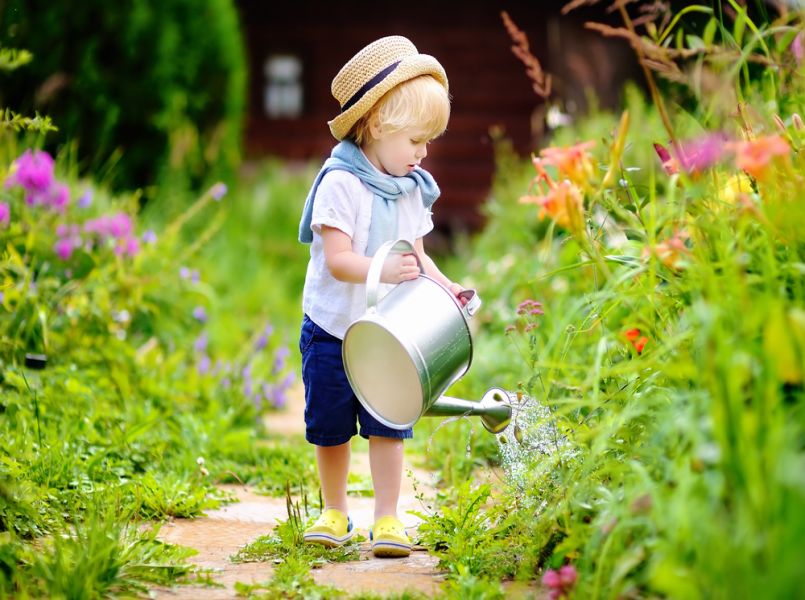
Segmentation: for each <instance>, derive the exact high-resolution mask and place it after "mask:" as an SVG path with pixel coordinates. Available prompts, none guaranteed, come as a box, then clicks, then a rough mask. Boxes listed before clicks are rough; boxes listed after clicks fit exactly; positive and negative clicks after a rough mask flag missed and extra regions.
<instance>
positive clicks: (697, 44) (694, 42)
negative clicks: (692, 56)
mask: <svg viewBox="0 0 805 600" xmlns="http://www.w3.org/2000/svg"><path fill="white" fill-rule="evenodd" d="M685 42H687V46H688V48H690V49H691V50H703V49H704V47H705V44H704V40H702V38H700V37H699V36H698V35H686V36H685Z"/></svg>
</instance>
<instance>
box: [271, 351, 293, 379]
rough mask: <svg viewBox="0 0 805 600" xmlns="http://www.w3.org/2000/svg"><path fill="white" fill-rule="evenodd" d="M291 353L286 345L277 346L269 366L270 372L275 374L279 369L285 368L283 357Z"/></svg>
mask: <svg viewBox="0 0 805 600" xmlns="http://www.w3.org/2000/svg"><path fill="white" fill-rule="evenodd" d="M290 353H291V351H290V350H288V348H287V347H285V346H281V347H279V348H277V351H276V353H275V354H274V365H273V367H272V368H271V373H272V374H273V375H276V374H277V373H279V372H280V371H282V370H283V369H284V368H285V358H286V357H287V356H288V355H289V354H290Z"/></svg>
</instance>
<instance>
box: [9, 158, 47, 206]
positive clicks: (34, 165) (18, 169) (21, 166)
mask: <svg viewBox="0 0 805 600" xmlns="http://www.w3.org/2000/svg"><path fill="white" fill-rule="evenodd" d="M52 184H53V159H52V158H51V157H50V154H48V153H47V152H42V151H40V150H36V151H34V152H31V151H30V150H26V151H25V152H24V153H23V154H22V156H20V157H19V158H18V159H17V160H15V161H14V162H13V163H12V164H11V175H10V176H9V177H8V179H6V184H5V185H6V187H12V186H15V185H18V186H20V187H21V188H23V189H24V190H25V191H27V192H29V194H32V195H33V196H34V198H35V197H36V196H37V195H39V194H43V193H45V192H46V191H47V190H48V189H49V188H50V186H51V185H52Z"/></svg>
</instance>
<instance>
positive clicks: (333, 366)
mask: <svg viewBox="0 0 805 600" xmlns="http://www.w3.org/2000/svg"><path fill="white" fill-rule="evenodd" d="M299 351H300V352H301V353H302V381H303V382H304V384H305V438H306V439H307V441H308V442H310V443H311V444H315V445H317V446H337V445H339V444H343V443H345V442H348V441H349V440H350V438H352V436H354V435H355V434H356V433H358V428H357V426H356V424H355V422H356V420H357V421H358V422H359V423H360V425H361V429H360V435H361V437H364V438H368V437H369V436H370V435H377V436H380V437H386V438H396V439H408V438H411V437H413V436H414V431H413V429H410V428H409V429H402V430H400V429H392V428H391V427H387V426H385V425H383V424H382V423H381V422H380V421H378V420H377V419H375V418H374V417H373V416H372V415H370V414H369V413H368V412H367V411H366V409H365V408H364V407H363V405H362V404H361V403H360V402H359V401H358V398H357V397H356V396H355V393H354V392H353V391H352V388H351V387H350V385H349V380H348V379H347V374H346V373H345V372H344V362H343V360H342V358H341V340H339V339H338V338H337V337H335V336H332V335H330V334H329V333H327V332H326V331H324V329H322V328H321V327H319V326H318V325H316V324H315V323H314V322H313V321H311V320H310V317H308V316H307V315H305V316H304V318H303V319H302V334H301V335H300V337H299ZM356 417H357V419H356Z"/></svg>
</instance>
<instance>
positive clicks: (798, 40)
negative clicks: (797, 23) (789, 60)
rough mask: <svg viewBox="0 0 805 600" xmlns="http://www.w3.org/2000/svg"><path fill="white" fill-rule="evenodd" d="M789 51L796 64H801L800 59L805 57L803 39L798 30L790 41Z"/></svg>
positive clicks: (804, 41) (804, 42) (804, 40)
mask: <svg viewBox="0 0 805 600" xmlns="http://www.w3.org/2000/svg"><path fill="white" fill-rule="evenodd" d="M791 53H792V54H793V55H794V58H795V59H796V61H797V64H798V65H801V64H802V59H803V58H805V39H803V35H802V32H801V31H800V32H799V33H798V34H797V36H796V37H795V38H794V40H793V41H792V42H791Z"/></svg>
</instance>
